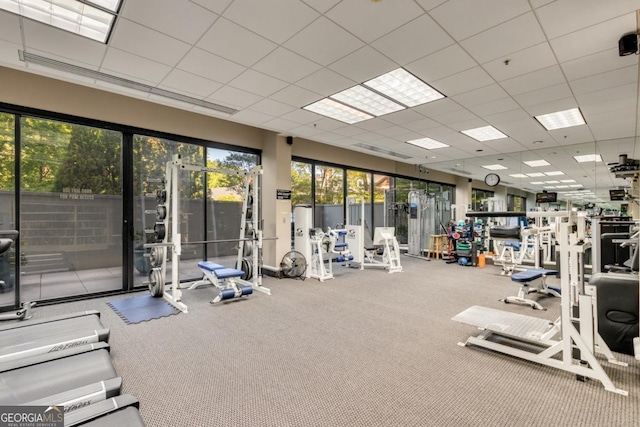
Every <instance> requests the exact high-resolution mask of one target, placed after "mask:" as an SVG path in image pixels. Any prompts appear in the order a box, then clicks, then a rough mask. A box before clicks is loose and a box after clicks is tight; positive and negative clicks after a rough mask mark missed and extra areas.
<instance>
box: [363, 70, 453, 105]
mask: <svg viewBox="0 0 640 427" xmlns="http://www.w3.org/2000/svg"><path fill="white" fill-rule="evenodd" d="M363 85H365V86H368V87H370V88H371V89H373V90H375V91H377V92H380V93H381V94H383V95H386V96H388V97H389V98H391V99H393V100H395V101H397V102H399V103H401V104H403V105H406V106H407V107H415V106H416V105H420V104H424V103H427V102H431V101H435V100H436V99H441V98H444V95H443V94H441V93H440V92H438V91H437V90H435V89H434V88H432V87H431V86H429V85H428V84H426V83H425V82H423V81H422V80H420V79H419V78H417V77H416V76H414V75H413V74H411V73H410V72H408V71H407V70H405V69H404V68H397V69H395V70H393V71H390V72H388V73H386V74H383V75H381V76H379V77H376V78H374V79H371V80H368V81H366V82H364V83H363Z"/></svg>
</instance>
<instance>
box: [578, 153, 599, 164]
mask: <svg viewBox="0 0 640 427" xmlns="http://www.w3.org/2000/svg"><path fill="white" fill-rule="evenodd" d="M573 158H574V159H576V162H578V163H585V162H601V161H602V157H600V154H583V155H580V156H573Z"/></svg>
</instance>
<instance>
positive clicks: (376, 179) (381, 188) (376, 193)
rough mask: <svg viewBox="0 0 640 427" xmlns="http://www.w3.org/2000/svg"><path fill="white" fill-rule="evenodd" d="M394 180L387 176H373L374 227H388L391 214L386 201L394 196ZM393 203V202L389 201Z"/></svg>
mask: <svg viewBox="0 0 640 427" xmlns="http://www.w3.org/2000/svg"><path fill="white" fill-rule="evenodd" d="M391 184H392V178H391V177H389V176H387V175H378V174H373V227H374V228H375V227H386V225H387V224H388V223H389V218H388V217H387V215H389V214H390V212H389V209H388V206H387V205H386V204H385V200H388V196H389V195H391V194H392V191H391ZM389 202H393V200H392V199H391V200H389Z"/></svg>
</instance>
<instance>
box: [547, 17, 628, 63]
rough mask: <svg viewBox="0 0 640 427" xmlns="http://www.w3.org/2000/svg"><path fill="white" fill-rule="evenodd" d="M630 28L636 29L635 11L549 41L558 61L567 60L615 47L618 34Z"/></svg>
mask: <svg viewBox="0 0 640 427" xmlns="http://www.w3.org/2000/svg"><path fill="white" fill-rule="evenodd" d="M632 30H633V31H635V30H636V15H635V13H631V14H627V15H624V16H621V17H619V18H615V19H612V20H610V21H606V22H601V23H599V24H597V25H594V26H592V27H588V28H585V29H583V30H580V31H576V32H573V33H570V34H567V35H565V36H562V37H558V38H556V39H551V41H550V42H551V47H552V48H553V51H554V52H555V54H556V57H557V58H558V61H560V62H567V61H571V60H572V59H577V58H580V57H581V56H587V55H592V54H594V53H597V52H602V51H606V50H610V49H613V48H614V47H617V45H618V39H619V38H620V36H622V35H623V34H625V33H627V32H629V31H632Z"/></svg>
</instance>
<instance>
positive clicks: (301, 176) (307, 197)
mask: <svg viewBox="0 0 640 427" xmlns="http://www.w3.org/2000/svg"><path fill="white" fill-rule="evenodd" d="M312 202H313V195H312V194H311V164H310V163H304V162H296V161H293V162H291V209H293V208H294V207H295V206H296V205H311V204H312Z"/></svg>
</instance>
